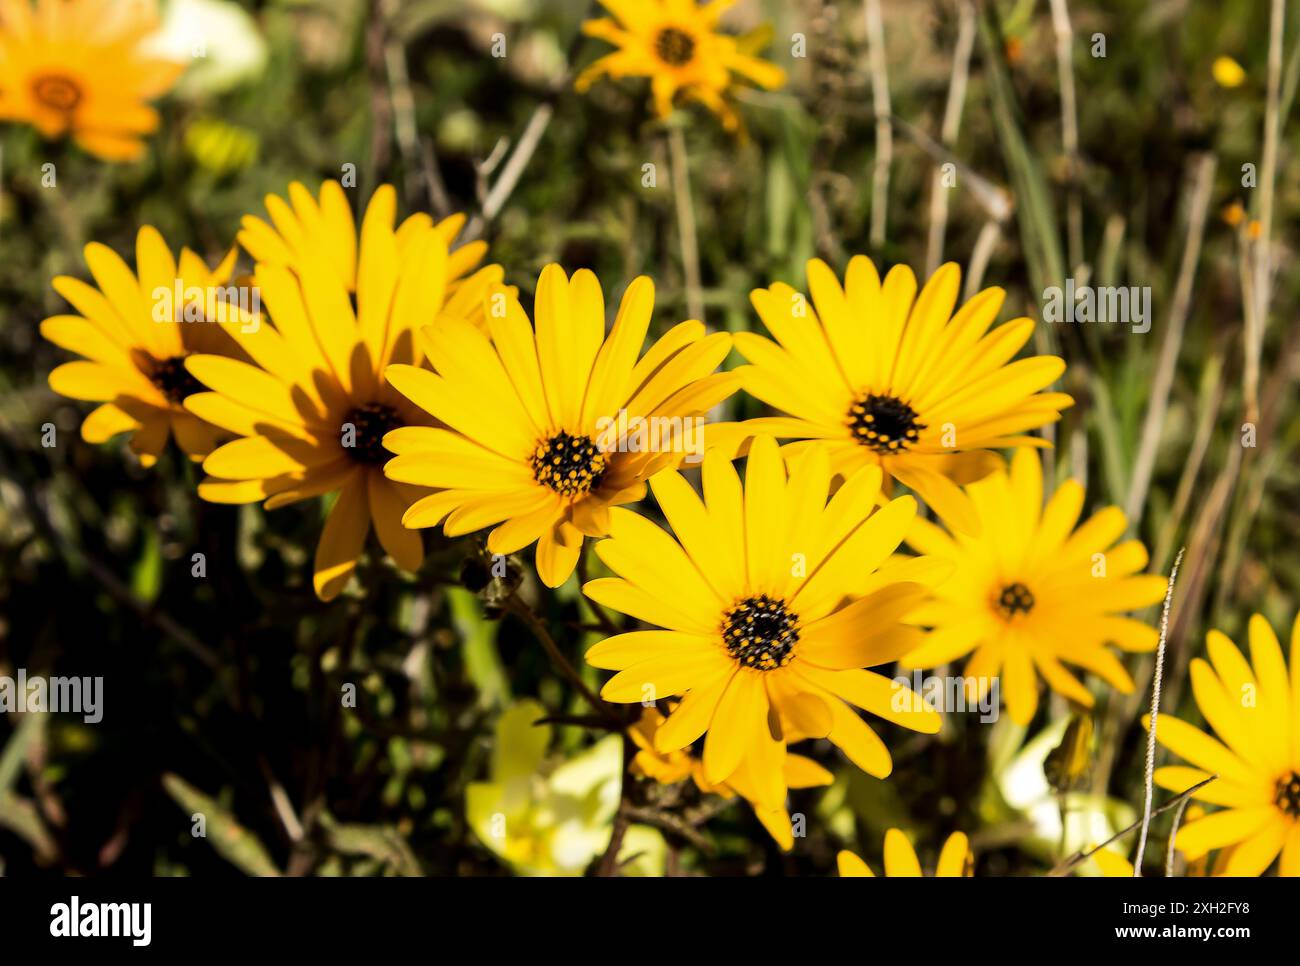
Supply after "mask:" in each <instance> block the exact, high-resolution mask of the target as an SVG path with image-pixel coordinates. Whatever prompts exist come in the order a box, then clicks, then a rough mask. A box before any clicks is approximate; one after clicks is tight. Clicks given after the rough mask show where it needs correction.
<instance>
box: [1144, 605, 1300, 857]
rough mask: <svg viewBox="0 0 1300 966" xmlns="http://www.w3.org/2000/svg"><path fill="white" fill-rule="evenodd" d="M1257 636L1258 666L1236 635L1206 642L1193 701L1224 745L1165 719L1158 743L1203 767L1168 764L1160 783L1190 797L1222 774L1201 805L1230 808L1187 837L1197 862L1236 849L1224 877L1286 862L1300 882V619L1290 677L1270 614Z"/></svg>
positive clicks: (1253, 642) (1253, 628)
mask: <svg viewBox="0 0 1300 966" xmlns="http://www.w3.org/2000/svg"><path fill="white" fill-rule="evenodd" d="M1249 636H1250V657H1251V660H1250V662H1249V663H1248V662H1247V661H1246V658H1245V656H1243V655H1242V653H1241V651H1240V650H1239V649H1238V648H1237V645H1235V644H1234V643H1233V642H1232V641H1231V640H1229V638H1228V637H1227V635H1225V634H1222V633H1220V632H1219V631H1210V632H1209V634H1207V635H1206V650H1207V651H1208V653H1209V658H1210V660H1209V661H1206V660H1204V659H1203V658H1199V657H1198V658H1195V659H1193V660H1192V662H1191V678H1192V692H1193V694H1194V695H1195V696H1196V705H1197V707H1198V708H1199V709H1200V711H1201V714H1202V715H1203V716H1204V717H1205V720H1206V722H1207V723H1208V724H1209V725H1210V727H1211V728H1212V729H1213V730H1214V732H1215V734H1216V735H1218V739H1217V740H1216V739H1215V738H1213V737H1211V736H1209V735H1207V734H1206V733H1205V732H1204V731H1202V730H1201V729H1199V728H1196V727H1193V726H1192V725H1190V724H1188V723H1187V722H1185V721H1182V720H1180V719H1178V718H1174V717H1171V716H1169V715H1163V714H1162V715H1161V716H1160V721H1159V726H1158V727H1157V729H1156V739H1157V740H1158V741H1159V742H1160V744H1162V745H1164V746H1165V747H1166V748H1168V749H1169V750H1170V751H1172V752H1174V753H1175V754H1177V755H1179V756H1181V757H1183V758H1185V759H1187V761H1189V762H1191V764H1192V765H1193V766H1195V767H1187V766H1184V765H1167V766H1165V767H1163V768H1158V769H1156V773H1155V780H1156V784H1158V785H1159V786H1160V787H1161V788H1167V789H1169V790H1170V791H1174V792H1182V791H1186V790H1187V789H1188V788H1191V787H1192V786H1193V785H1195V784H1197V783H1198V782H1202V781H1204V780H1205V779H1207V778H1209V777H1210V776H1211V775H1218V778H1216V779H1215V780H1214V781H1212V782H1210V783H1209V784H1208V785H1206V786H1205V787H1204V788H1202V789H1200V790H1199V791H1198V792H1196V794H1195V795H1194V796H1193V798H1196V799H1197V800H1199V801H1202V802H1207V803H1209V804H1212V805H1221V806H1223V808H1222V809H1221V810H1219V811H1216V812H1211V813H1210V814H1208V815H1206V816H1205V817H1204V818H1199V819H1196V820H1195V821H1188V822H1186V823H1185V824H1184V825H1183V827H1182V828H1180V829H1179V830H1178V838H1177V847H1178V850H1179V851H1181V852H1182V853H1183V855H1185V856H1186V857H1187V859H1188V861H1189V862H1191V861H1195V860H1196V859H1199V858H1201V857H1202V856H1204V855H1205V854H1206V853H1207V852H1209V851H1211V850H1212V849H1226V848H1229V847H1231V848H1232V854H1231V855H1230V856H1229V857H1228V859H1227V860H1226V862H1223V863H1222V868H1221V869H1220V868H1219V867H1218V866H1216V874H1222V875H1229V876H1255V875H1261V874H1262V873H1263V872H1264V871H1265V870H1267V869H1268V867H1269V866H1270V865H1272V864H1273V861H1274V859H1276V858H1277V857H1278V854H1279V853H1281V862H1280V864H1279V867H1278V873H1279V874H1280V875H1284V876H1300V615H1297V616H1296V620H1295V622H1294V623H1293V624H1292V625H1291V667H1290V672H1289V674H1288V670H1287V662H1286V658H1285V657H1284V656H1283V654H1282V647H1281V645H1280V644H1279V643H1278V639H1277V635H1276V634H1275V633H1274V632H1273V628H1272V627H1271V626H1269V623H1268V621H1267V620H1265V619H1264V618H1263V617H1262V616H1261V615H1259V614H1255V615H1254V616H1253V617H1251V619H1250V630H1249ZM1147 726H1148V727H1150V722H1149V719H1148V721H1147Z"/></svg>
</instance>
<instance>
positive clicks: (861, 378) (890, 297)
mask: <svg viewBox="0 0 1300 966" xmlns="http://www.w3.org/2000/svg"><path fill="white" fill-rule="evenodd" d="M960 282H961V271H960V270H959V269H958V268H957V266H956V265H954V264H951V263H949V264H947V265H944V266H943V267H941V268H940V269H939V270H938V271H937V272H935V273H934V275H933V276H932V277H931V278H930V280H929V281H928V282H927V283H926V285H925V287H924V288H923V289H922V290H921V293H920V295H919V296H918V295H917V292H916V288H917V286H916V278H915V276H913V274H912V272H911V270H910V269H908V268H907V267H905V266H902V265H898V266H895V267H894V268H893V269H891V270H890V272H889V274H888V275H886V276H885V280H884V282H883V284H882V283H881V281H880V279H879V277H878V276H877V274H876V268H875V266H874V265H873V264H872V262H871V260H870V259H869V258H867V257H866V256H864V255H858V256H856V257H854V258H853V259H852V260H851V261H850V262H849V268H848V273H847V276H846V283H845V285H844V287H841V286H840V283H839V281H838V280H837V279H836V277H835V275H834V273H833V272H832V271H831V269H830V268H829V267H828V266H827V265H826V263H825V262H823V261H821V260H820V259H816V258H815V259H813V260H811V261H810V262H809V263H808V286H809V288H810V289H811V290H812V302H813V305H812V306H809V305H808V302H807V299H806V298H805V297H804V296H803V294H802V293H799V292H796V291H795V290H794V289H793V288H791V287H790V286H789V285H786V284H784V283H781V282H777V283H774V284H773V285H771V286H770V287H769V288H766V289H757V290H755V291H754V292H752V293H751V294H750V300H751V301H752V302H753V304H754V308H755V309H756V310H757V311H758V314H759V316H760V317H761V318H762V320H763V323H764V325H766V326H767V329H768V331H770V332H771V333H772V335H773V336H775V337H776V342H773V341H772V340H771V339H767V338H765V337H763V336H760V335H755V334H753V333H748V332H742V333H738V334H737V335H736V349H737V350H738V351H739V352H740V353H741V355H743V356H744V357H745V358H746V359H747V360H748V361H749V363H750V365H748V366H742V367H741V368H740V369H739V370H738V371H739V372H740V373H741V377H742V379H743V385H744V388H745V391H746V392H748V393H749V394H750V395H752V396H755V397H757V398H758V399H760V400H762V401H763V402H765V403H767V404H768V405H769V406H771V407H773V408H774V409H777V410H779V411H781V412H782V413H784V414H786V415H781V416H775V417H764V418H760V419H753V420H749V421H747V422H744V423H738V424H731V425H728V426H725V427H723V426H719V427H714V428H713V429H712V430H710V432H711V435H710V444H709V445H710V446H713V445H719V446H729V447H732V448H735V449H740V448H742V445H741V444H743V441H744V440H745V439H747V438H749V437H751V436H753V435H754V434H756V433H768V434H771V435H773V436H776V437H778V438H782V439H794V440H803V441H807V440H822V441H824V442H825V443H826V444H827V445H828V446H829V447H830V449H831V466H832V468H833V469H834V470H835V472H837V473H840V474H845V475H847V474H848V473H850V472H852V471H854V470H855V469H857V468H858V467H861V466H869V465H870V466H880V467H881V468H882V469H883V470H884V472H885V473H886V475H887V476H888V477H892V478H893V479H896V480H898V481H899V482H900V483H903V484H904V485H906V486H908V487H910V488H911V489H912V490H913V491H915V492H916V494H917V495H918V496H919V497H920V498H921V499H922V500H924V501H925V502H926V503H927V504H929V506H930V507H932V508H933V509H934V511H935V512H936V513H938V514H939V515H940V516H941V517H943V518H944V519H945V520H946V521H948V522H949V523H951V524H952V525H954V526H956V527H957V528H958V529H961V530H962V531H964V532H968V533H974V532H976V529H975V528H976V527H977V526H978V522H977V519H976V515H975V513H974V511H973V509H972V507H971V506H970V502H969V501H968V500H967V499H966V497H965V496H964V495H963V494H962V492H961V490H960V489H959V487H958V485H957V484H958V483H961V482H970V481H971V480H974V479H978V478H980V477H981V476H983V475H986V474H987V473H988V472H989V471H990V470H992V469H993V468H994V467H996V466H997V465H998V464H999V462H1000V460H999V459H998V458H997V457H996V455H995V454H993V453H992V452H990V451H991V450H994V449H999V448H1004V447H1012V446H1045V445H1046V443H1045V442H1044V441H1043V440H1041V439H1036V438H1033V437H1027V436H1022V435H1017V434H1020V433H1024V432H1025V431H1027V430H1030V429H1034V428H1037V427H1039V426H1043V425H1045V424H1046V423H1050V422H1054V421H1056V420H1057V419H1059V418H1060V410H1061V409H1063V408H1065V407H1067V406H1070V405H1072V404H1073V400H1072V399H1071V398H1070V397H1069V396H1067V395H1065V394H1063V393H1040V392H1039V390H1040V389H1042V388H1044V387H1045V386H1048V385H1050V384H1051V383H1052V382H1054V381H1055V380H1056V379H1057V378H1058V377H1059V376H1060V375H1061V373H1062V372H1063V371H1064V370H1065V363H1064V362H1062V361H1061V360H1060V359H1058V358H1056V357H1055V356H1034V357H1032V358H1028V359H1021V360H1019V361H1016V362H1010V363H1009V364H1008V361H1009V360H1010V359H1011V357H1012V356H1014V355H1015V354H1016V352H1018V351H1019V350H1020V348H1021V347H1022V346H1023V345H1024V344H1025V342H1026V341H1028V339H1029V337H1030V335H1031V334H1032V332H1033V328H1034V322H1033V320H1032V319H1015V320H1013V321H1011V322H1007V323H1006V324H1004V325H1000V326H998V327H997V328H994V329H993V330H992V331H990V330H989V327H990V325H992V323H993V320H994V319H995V318H996V317H997V314H998V310H999V309H1000V308H1001V306H1002V299H1003V296H1004V294H1005V293H1004V292H1003V291H1002V289H999V288H990V289H985V290H984V291H982V292H980V293H979V294H978V295H976V296H975V297H974V298H972V299H971V300H970V301H968V302H967V303H966V304H965V305H963V306H962V307H961V308H960V309H959V310H958V311H957V313H956V314H955V315H954V314H953V307H954V306H955V305H956V304H957V292H958V288H959V285H960ZM814 307H815V311H814ZM778 343H779V344H778ZM793 445H794V446H795V448H796V451H797V450H798V448H801V447H802V446H805V445H807V444H806V443H796V444H793Z"/></svg>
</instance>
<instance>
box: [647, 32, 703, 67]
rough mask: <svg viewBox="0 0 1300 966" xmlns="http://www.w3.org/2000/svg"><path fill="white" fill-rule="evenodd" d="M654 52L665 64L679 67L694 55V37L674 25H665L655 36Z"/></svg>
mask: <svg viewBox="0 0 1300 966" xmlns="http://www.w3.org/2000/svg"><path fill="white" fill-rule="evenodd" d="M655 53H656V54H658V55H659V59H660V60H662V61H663V62H664V63H665V64H669V65H671V66H673V67H681V66H682V65H683V64H689V63H690V62H691V58H692V57H694V56H695V38H694V37H692V36H691V35H690V34H688V33H687V32H686V31H684V30H678V29H677V28H676V27H665V28H664V29H663V30H661V31H659V35H658V36H657V37H655Z"/></svg>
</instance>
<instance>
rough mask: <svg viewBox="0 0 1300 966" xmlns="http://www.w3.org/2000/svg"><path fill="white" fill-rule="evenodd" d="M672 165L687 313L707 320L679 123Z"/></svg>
mask: <svg viewBox="0 0 1300 966" xmlns="http://www.w3.org/2000/svg"><path fill="white" fill-rule="evenodd" d="M668 156H669V158H670V161H669V167H670V168H671V169H672V171H671V173H672V179H673V202H674V203H675V204H676V207H677V238H678V241H679V242H680V243H681V246H682V273H683V274H684V275H685V276H686V314H687V315H689V316H690V317H691V318H692V319H698V320H700V321H703V320H704V299H703V297H702V296H701V294H700V245H699V241H698V239H697V238H696V235H695V204H694V202H692V201H691V174H690V169H689V168H688V167H687V165H688V160H687V157H686V136H685V135H684V134H683V133H682V129H681V126H680V125H677V124H674V125H672V126H671V127H670V128H669V129H668Z"/></svg>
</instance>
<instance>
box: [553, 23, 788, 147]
mask: <svg viewBox="0 0 1300 966" xmlns="http://www.w3.org/2000/svg"><path fill="white" fill-rule="evenodd" d="M600 2H601V5H602V6H604V7H605V9H607V10H608V11H609V12H610V13H612V14H613V15H614V17H613V18H612V19H611V18H609V17H601V18H600V19H598V20H588V21H587V22H586V23H584V24H583V25H582V30H583V32H584V33H585V34H587V35H588V36H591V37H599V38H600V39H601V40H606V41H609V43H611V44H613V45H614V46H615V47H617V48H618V50H616V51H614V52H613V53H611V54H606V55H605V56H604V57H601V58H600V59H599V60H597V61H596V62H595V63H593V64H592V65H591V66H590V67H588V68H587V69H586V70H584V71H583V72H582V73H581V74H579V75H578V79H577V81H576V82H575V86H576V87H577V89H578V90H579V91H585V90H587V88H589V87H590V86H591V84H592V83H593V82H594V81H595V80H596V79H597V78H598V77H602V76H606V75H608V76H609V77H613V78H621V77H648V78H650V91H651V94H652V96H653V98H654V105H655V112H656V113H657V114H658V115H659V117H661V118H666V117H668V116H669V115H670V114H672V112H673V104H674V101H675V100H676V99H677V98H678V96H679V95H680V96H681V97H682V98H683V99H687V100H696V101H699V102H700V103H702V104H703V105H704V106H705V107H707V108H708V109H709V110H711V111H713V112H714V113H715V114H717V115H718V117H719V118H720V119H721V121H722V123H723V126H724V127H725V128H727V130H735V129H736V128H737V127H738V126H739V123H740V122H739V119H738V118H737V116H736V112H735V111H734V110H733V109H732V107H731V105H730V104H729V103H728V98H727V92H728V90H729V89H730V88H731V86H732V85H733V84H735V83H736V81H735V78H734V77H733V75H739V76H741V77H743V78H745V79H746V80H750V81H753V82H754V83H755V84H758V85H759V86H761V87H766V88H768V89H775V88H777V87H780V86H781V85H782V84H784V83H785V71H783V70H781V68H779V67H777V66H776V65H775V64H772V63H769V62H768V61H765V60H762V59H760V58H758V57H754V56H752V54H751V53H750V52H749V51H748V49H747V47H748V45H747V44H746V43H744V41H743V39H742V38H736V37H731V36H728V35H727V34H724V33H720V32H719V30H718V21H719V19H720V18H721V16H722V13H723V11H725V10H726V9H727V8H728V7H730V6H731V5H732V4H733V3H734V2H735V0H712V2H710V3H705V4H697V3H696V2H695V0H600Z"/></svg>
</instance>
